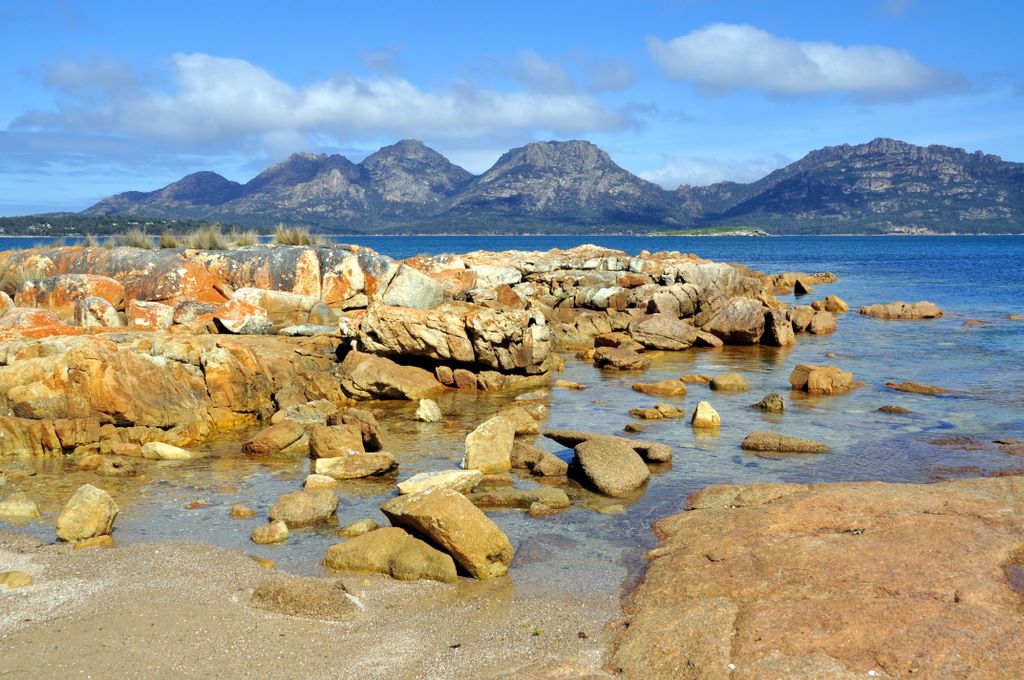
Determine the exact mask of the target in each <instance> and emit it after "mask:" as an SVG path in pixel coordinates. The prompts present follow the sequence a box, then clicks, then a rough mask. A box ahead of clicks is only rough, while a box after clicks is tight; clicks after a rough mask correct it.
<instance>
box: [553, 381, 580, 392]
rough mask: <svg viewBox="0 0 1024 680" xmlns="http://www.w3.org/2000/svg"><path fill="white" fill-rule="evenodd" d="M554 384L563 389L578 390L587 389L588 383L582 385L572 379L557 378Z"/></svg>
mask: <svg viewBox="0 0 1024 680" xmlns="http://www.w3.org/2000/svg"><path fill="white" fill-rule="evenodd" d="M552 386H553V387H560V388H562V389H563V390H573V391H576V392H579V391H582V390H585V389H587V386H586V385H581V384H579V383H578V382H573V381H571V380H556V381H555V382H554V384H553V385H552Z"/></svg>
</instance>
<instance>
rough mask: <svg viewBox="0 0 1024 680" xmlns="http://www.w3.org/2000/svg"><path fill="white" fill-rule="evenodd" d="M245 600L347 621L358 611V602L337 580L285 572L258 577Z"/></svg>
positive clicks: (274, 609) (278, 610)
mask: <svg viewBox="0 0 1024 680" xmlns="http://www.w3.org/2000/svg"><path fill="white" fill-rule="evenodd" d="M249 604H251V605H252V606H253V607H256V608H257V609H264V610H267V611H272V612H276V613H278V614H287V615H288V616H301V617H303V618H307V619H316V620H320V621H347V620H349V619H351V618H354V617H355V616H356V615H358V614H359V606H358V605H356V603H355V602H354V601H353V600H352V599H351V598H350V597H349V596H348V591H347V590H346V589H345V586H344V584H342V583H341V581H337V580H327V579H320V578H303V577H299V576H291V575H288V574H281V575H275V576H272V577H270V578H266V579H264V580H262V581H260V583H259V585H257V586H256V589H255V590H253V593H252V597H251V598H250V599H249Z"/></svg>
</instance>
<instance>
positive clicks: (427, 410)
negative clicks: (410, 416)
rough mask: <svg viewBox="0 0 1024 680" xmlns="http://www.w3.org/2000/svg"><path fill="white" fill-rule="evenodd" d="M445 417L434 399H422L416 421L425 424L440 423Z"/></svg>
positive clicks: (417, 410)
mask: <svg viewBox="0 0 1024 680" xmlns="http://www.w3.org/2000/svg"><path fill="white" fill-rule="evenodd" d="M443 417H444V414H442V413H441V407H440V406H438V405H437V402H436V401H434V400H433V399H420V405H419V408H417V409H416V419H417V420H422V421H423V422H425V423H439V422H441V419H442V418H443Z"/></svg>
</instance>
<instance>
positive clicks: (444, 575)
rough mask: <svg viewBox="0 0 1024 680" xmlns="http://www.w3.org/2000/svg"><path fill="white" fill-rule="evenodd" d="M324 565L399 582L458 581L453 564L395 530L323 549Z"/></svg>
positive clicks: (425, 545)
mask: <svg viewBox="0 0 1024 680" xmlns="http://www.w3.org/2000/svg"><path fill="white" fill-rule="evenodd" d="M324 566H325V567H327V568H328V569H338V570H341V571H358V572H372V573H379V574H387V575H388V576H390V577H392V578H395V579H398V580H401V581H417V580H420V579H429V580H432V581H441V582H443V583H454V582H455V581H456V580H458V575H457V573H456V571H455V562H453V561H452V558H451V557H450V556H448V555H446V554H444V553H443V552H441V551H439V550H435V549H434V548H432V547H431V546H429V545H428V544H426V543H424V542H423V541H421V540H419V539H417V538H414V537H412V536H410V535H409V534H408V533H406V532H405V530H403V529H400V528H398V527H388V528H385V529H377V530H375V531H370V532H368V533H365V534H362V535H361V536H357V537H355V538H353V539H351V540H349V541H345V542H344V543H339V544H338V545H333V546H331V547H330V548H328V549H327V556H326V557H325V558H324Z"/></svg>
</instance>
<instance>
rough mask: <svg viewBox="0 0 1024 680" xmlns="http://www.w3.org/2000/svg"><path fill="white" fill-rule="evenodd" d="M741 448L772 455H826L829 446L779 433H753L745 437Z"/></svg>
mask: <svg viewBox="0 0 1024 680" xmlns="http://www.w3.org/2000/svg"><path fill="white" fill-rule="evenodd" d="M740 447H741V448H743V449H745V450H747V451H763V452H770V453H825V452H827V451H828V450H829V447H828V445H827V444H823V443H821V442H818V441H814V440H813V439H804V438H802V437H791V436H788V435H784V434H778V433H777V432H751V433H750V434H748V435H747V436H746V437H744V439H743V442H742V443H741V444H740Z"/></svg>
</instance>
